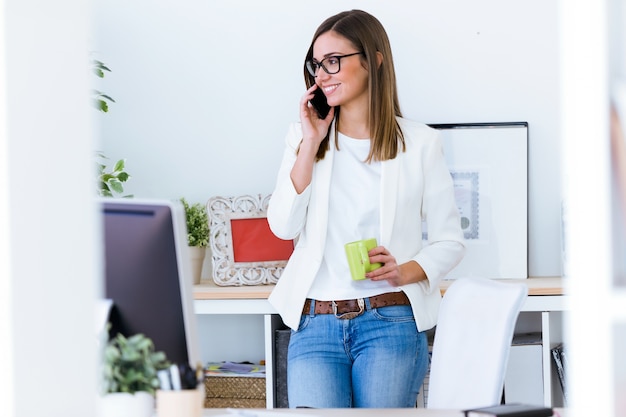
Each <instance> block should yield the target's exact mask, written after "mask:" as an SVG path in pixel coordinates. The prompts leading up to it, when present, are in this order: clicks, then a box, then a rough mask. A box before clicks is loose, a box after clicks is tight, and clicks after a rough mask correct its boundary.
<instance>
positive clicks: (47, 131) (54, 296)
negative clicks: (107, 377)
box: [0, 0, 99, 417]
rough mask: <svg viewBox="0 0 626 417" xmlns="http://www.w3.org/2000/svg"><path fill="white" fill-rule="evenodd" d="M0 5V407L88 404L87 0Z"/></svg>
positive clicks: (91, 263)
mask: <svg viewBox="0 0 626 417" xmlns="http://www.w3.org/2000/svg"><path fill="white" fill-rule="evenodd" d="M0 13H4V19H2V18H0V23H1V25H0V32H1V33H2V36H1V37H0V44H1V47H0V54H1V55H2V59H0V77H2V82H0V84H2V85H1V87H0V102H1V103H2V104H1V105H0V112H1V114H0V121H1V124H2V126H1V127H0V130H1V132H0V135H1V136H2V139H1V141H0V142H1V143H0V152H1V153H0V188H1V191H0V199H1V201H0V226H1V229H0V251H1V252H2V255H1V256H0V281H2V285H1V289H0V291H2V296H1V297H0V301H1V304H2V306H1V307H0V308H1V309H2V310H1V311H0V328H1V330H0V333H1V334H0V337H1V339H0V345H1V346H2V348H1V349H0V351H1V353H2V354H1V355H0V387H2V388H1V390H2V395H1V396H0V398H1V399H2V401H0V415H2V416H3V417H5V416H6V417H35V416H51V417H52V416H54V417H61V416H63V417H84V416H94V415H95V414H96V406H95V399H96V378H97V356H96V337H95V332H94V321H93V311H94V300H95V297H96V294H97V292H98V289H99V285H98V283H99V281H98V278H99V275H98V272H99V271H98V269H97V267H98V261H97V256H96V253H97V252H96V247H97V246H96V242H97V241H96V235H97V234H96V231H97V228H96V222H95V219H96V217H95V214H96V212H95V206H94V202H93V200H94V198H93V197H94V195H95V192H94V181H93V178H94V174H93V172H94V171H93V169H94V168H93V154H92V149H93V143H92V130H91V120H90V119H91V116H92V115H93V114H94V113H95V111H94V110H92V109H91V107H90V103H89V91H90V90H89V81H88V80H89V79H90V78H91V77H92V76H91V75H90V74H89V66H88V65H87V58H88V53H87V51H88V46H87V37H88V34H89V25H88V23H89V13H88V9H87V4H86V2H84V1H82V0H59V1H55V2H49V1H47V0H4V1H0ZM5 261H6V263H5ZM5 291H6V292H5ZM5 302H6V304H5ZM5 355H6V356H5Z"/></svg>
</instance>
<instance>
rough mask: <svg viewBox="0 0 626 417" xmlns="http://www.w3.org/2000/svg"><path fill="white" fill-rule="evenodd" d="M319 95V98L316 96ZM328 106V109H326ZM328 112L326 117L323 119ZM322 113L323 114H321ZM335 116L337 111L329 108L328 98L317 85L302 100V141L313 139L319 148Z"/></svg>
mask: <svg viewBox="0 0 626 417" xmlns="http://www.w3.org/2000/svg"><path fill="white" fill-rule="evenodd" d="M316 93H317V96H316ZM324 104H326V106H327V109H326V110H325V109H324ZM316 106H317V107H316ZM324 111H326V112H327V114H326V117H324V118H321V117H320V116H321V115H323V112H324ZM320 113H321V114H320ZM334 115H335V109H334V108H333V107H330V106H328V104H327V103H326V96H325V95H324V92H323V91H322V90H321V89H320V87H319V86H318V85H317V84H314V85H313V86H312V87H311V88H309V89H308V90H307V91H306V93H305V94H304V95H303V96H302V99H301V100H300V122H301V123H302V134H303V136H304V137H303V138H302V139H306V138H308V139H312V140H313V141H315V142H316V143H317V147H316V150H317V148H319V144H320V143H321V142H322V140H323V139H324V137H326V133H327V132H328V128H329V127H330V124H331V122H332V120H333V117H334Z"/></svg>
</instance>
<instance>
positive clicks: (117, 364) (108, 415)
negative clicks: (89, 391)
mask: <svg viewBox="0 0 626 417" xmlns="http://www.w3.org/2000/svg"><path fill="white" fill-rule="evenodd" d="M103 356H104V361H103V375H102V376H103V396H102V401H101V405H100V416H101V417H126V416H128V417H130V416H132V417H151V416H152V415H153V414H154V394H155V392H156V389H157V388H158V387H159V378H158V375H157V372H158V371H160V370H162V369H165V368H167V367H169V365H170V364H169V362H168V360H167V358H166V356H165V353H163V352H157V351H155V349H154V343H153V342H152V340H151V339H150V338H148V337H146V336H145V335H143V334H136V335H133V336H130V337H128V338H126V337H125V336H124V335H122V334H121V333H118V334H117V336H115V337H114V338H113V339H111V340H110V341H109V342H108V343H107V344H106V346H105V348H104V355H103Z"/></svg>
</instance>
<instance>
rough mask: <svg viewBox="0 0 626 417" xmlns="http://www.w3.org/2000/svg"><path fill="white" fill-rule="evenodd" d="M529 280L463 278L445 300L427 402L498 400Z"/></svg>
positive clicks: (468, 404) (464, 404)
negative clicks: (521, 282)
mask: <svg viewBox="0 0 626 417" xmlns="http://www.w3.org/2000/svg"><path fill="white" fill-rule="evenodd" d="M527 294H528V287H527V286H526V284H520V283H513V282H500V281H493V280H490V279H486V278H458V279H456V280H455V282H453V283H452V284H451V285H450V287H449V288H448V290H447V291H446V293H445V294H444V296H443V300H442V301H441V308H440V311H439V319H438V322H437V327H436V329H435V340H434V344H433V351H432V361H431V366H430V376H429V380H428V397H427V407H428V408H448V409H468V408H475V407H483V406H490V405H495V404H499V403H500V400H501V398H502V390H503V386H504V376H505V373H506V366H507V362H508V358H509V352H510V349H511V342H512V340H513V331H514V329H515V323H516V322H517V316H518V315H519V312H520V309H521V307H522V304H523V303H524V300H525V298H526V295H527Z"/></svg>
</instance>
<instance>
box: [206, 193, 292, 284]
mask: <svg viewBox="0 0 626 417" xmlns="http://www.w3.org/2000/svg"><path fill="white" fill-rule="evenodd" d="M270 197H271V195H266V196H264V195H260V194H259V195H256V196H253V195H242V196H237V197H220V196H216V197H211V198H210V199H209V200H208V202H207V214H208V217H209V230H210V231H209V246H210V248H211V257H212V259H211V261H212V265H213V281H214V282H215V284H217V285H219V286H242V285H267V284H275V283H276V282H278V279H279V278H280V275H281V274H282V271H283V270H284V268H285V266H286V265H287V260H288V259H289V256H290V255H291V253H292V252H293V248H294V242H293V240H282V239H279V238H277V237H276V236H275V235H274V234H273V233H272V232H271V230H270V228H269V224H268V222H267V207H268V204H269V200H270Z"/></svg>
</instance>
